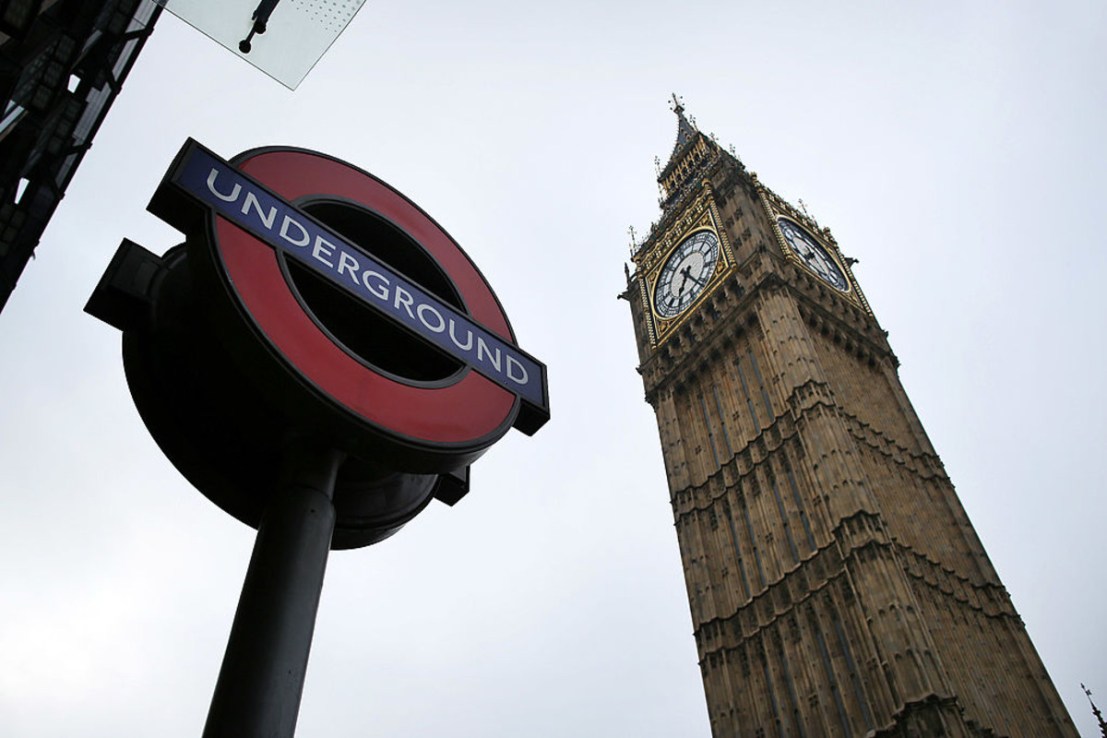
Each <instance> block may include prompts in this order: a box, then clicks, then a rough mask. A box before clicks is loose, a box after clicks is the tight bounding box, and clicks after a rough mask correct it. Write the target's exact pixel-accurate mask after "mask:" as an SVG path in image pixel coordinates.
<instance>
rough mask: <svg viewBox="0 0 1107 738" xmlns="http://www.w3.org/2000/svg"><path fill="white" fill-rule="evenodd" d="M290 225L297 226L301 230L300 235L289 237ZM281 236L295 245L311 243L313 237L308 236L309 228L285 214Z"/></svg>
mask: <svg viewBox="0 0 1107 738" xmlns="http://www.w3.org/2000/svg"><path fill="white" fill-rule="evenodd" d="M290 225H293V226H296V227H297V228H298V229H299V230H300V235H299V236H298V237H296V238H289V237H288V227H289V226H290ZM281 238H283V239H284V240H285V241H288V242H289V243H290V244H292V245H293V246H307V245H308V244H309V243H311V237H310V236H308V232H307V229H306V228H304V227H303V226H302V225H300V224H299V223H298V222H296V221H295V220H293V219H292V218H291V217H289V216H287V215H286V216H284V220H283V221H281Z"/></svg>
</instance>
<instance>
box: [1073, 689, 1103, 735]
mask: <svg viewBox="0 0 1107 738" xmlns="http://www.w3.org/2000/svg"><path fill="white" fill-rule="evenodd" d="M1080 688H1081V689H1083V690H1084V694H1086V695H1088V702H1089V703H1091V705H1092V714H1093V715H1095V717H1096V720H1098V721H1099V732H1100V734H1101V735H1103V736H1105V737H1107V722H1104V720H1103V713H1102V712H1100V711H1099V708H1098V707H1096V704H1095V702H1094V701H1093V700H1092V690H1090V689H1088V688H1087V687H1085V686H1084V683H1083V682H1081V683H1080Z"/></svg>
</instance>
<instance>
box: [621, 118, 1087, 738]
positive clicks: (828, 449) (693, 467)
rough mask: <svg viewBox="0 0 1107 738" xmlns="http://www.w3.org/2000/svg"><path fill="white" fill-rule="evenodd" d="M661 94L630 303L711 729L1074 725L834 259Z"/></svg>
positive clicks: (717, 732) (813, 233) (910, 731)
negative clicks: (660, 150)
mask: <svg viewBox="0 0 1107 738" xmlns="http://www.w3.org/2000/svg"><path fill="white" fill-rule="evenodd" d="M674 103H675V108H674V109H675V112H676V114H677V118H678V127H677V140H676V145H675V147H674V149H673V153H672V155H671V157H670V159H669V161H668V163H667V164H666V165H665V166H664V168H663V169H662V170H661V171H660V176H659V178H658V182H659V183H660V185H661V188H662V192H663V195H662V202H661V209H662V213H661V217H660V219H659V220H658V222H657V223H656V224H655V225H654V227H653V228H652V229H651V231H650V233H649V234H648V235H647V236H646V238H645V239H644V240H642V242H641V243H640V244H637V245H636V248H635V253H634V256H633V260H634V264H635V271H634V274H633V275H630V276H629V277H628V283H627V290H626V292H625V293H624V294H623V297H625V298H626V299H627V300H628V301H629V303H630V306H631V313H632V317H633V321H634V330H635V333H636V336H637V343H638V352H639V358H640V366H639V368H638V371H639V373H640V374H641V375H642V380H643V382H644V384H645V391H646V400H647V401H648V402H649V403H650V404H651V405H652V406H653V408H654V410H655V412H656V414H657V424H658V430H659V432H660V436H661V448H662V454H663V456H664V462H665V469H666V473H667V476H668V482H669V492H670V498H671V503H672V507H673V515H674V518H675V521H676V531H677V539H678V541H679V544H680V554H681V559H682V561H683V565H684V575H685V580H686V583H687V588H688V599H689V604H690V606H691V611H692V621H693V626H694V632H695V639H696V646H697V649H698V653H699V659H700V669H701V673H702V675H703V683H704V690H705V692H706V695H707V706H708V711H709V713H710V721H711V730H712V734H713V736H715V737H716V738H722V737H723V736H726V737H727V738H732V737H734V736H743V738H745V737H746V736H749V737H751V738H766V737H770V736H794V737H795V738H816V737H823V736H881V737H885V736H887V737H889V738H890V737H892V736H896V737H903V738H907V737H908V736H911V737H912V738H914V737H918V738H923V737H928V736H1023V737H1025V738H1044V737H1046V736H1070V737H1074V736H1076V735H1077V733H1076V730H1075V728H1074V727H1073V724H1072V721H1071V719H1070V718H1069V716H1068V713H1067V712H1066V710H1065V707H1064V705H1063V704H1062V702H1061V700H1060V698H1059V697H1058V695H1057V691H1056V689H1055V688H1054V687H1053V684H1052V682H1051V681H1050V679H1049V676H1048V675H1047V674H1046V671H1045V668H1044V666H1043V665H1042V662H1041V660H1040V659H1039V657H1038V654H1037V652H1036V651H1035V650H1034V646H1033V645H1032V644H1031V642H1030V639H1029V637H1028V636H1027V634H1026V631H1025V629H1024V627H1023V624H1022V621H1021V620H1020V618H1019V616H1018V613H1017V612H1016V611H1015V608H1014V607H1013V606H1012V604H1011V600H1010V598H1009V596H1008V594H1007V592H1006V590H1005V589H1004V588H1003V585H1002V584H1001V583H1000V580H999V577H998V576H997V575H996V572H995V570H994V569H993V568H992V565H991V563H990V562H989V560H988V556H987V554H986V553H985V552H984V549H983V547H982V546H981V544H980V541H979V540H978V538H977V536H976V533H975V531H974V530H973V528H972V525H971V524H970V523H969V520H968V518H967V517H966V515H965V511H964V509H963V508H962V506H961V503H960V501H959V500H958V498H957V495H956V493H955V492H954V489H953V485H952V483H951V482H950V480H949V478H948V477H947V476H946V472H945V469H944V467H943V466H942V462H941V460H940V459H939V458H938V456H937V454H936V453H935V451H934V448H933V447H932V446H931V444H930V441H929V439H928V438H927V436H926V433H925V431H924V430H923V427H922V425H921V424H920V423H919V419H918V418H917V417H916V415H915V412H914V410H913V409H912V407H911V403H910V401H909V400H908V398H907V395H906V394H905V393H904V390H903V387H902V386H901V384H900V381H899V376H898V373H897V365H898V362H897V360H896V357H895V355H894V354H893V353H892V350H891V348H890V347H889V345H888V342H887V340H886V337H885V333H884V331H883V330H881V328H880V325H879V324H878V323H877V321H876V318H875V316H874V315H873V312H872V310H871V309H870V308H869V305H868V303H867V302H866V300H865V297H864V294H863V293H862V292H861V288H860V286H859V285H858V284H857V281H856V280H855V279H854V276H853V273H852V270H851V269H850V263H851V262H850V259H848V258H846V257H845V256H843V254H842V252H841V251H840V250H839V248H838V244H837V243H836V242H835V240H834V238H833V237H832V236H831V234H830V231H829V230H827V229H825V228H820V227H819V226H818V225H817V224H816V223H815V222H814V221H813V220H812V219H811V218H809V217H807V215H806V214H805V213H804V212H801V211H798V210H796V209H795V208H794V207H792V206H791V205H790V204H789V203H787V202H785V201H784V200H783V199H781V198H780V197H778V196H777V195H776V194H774V193H773V192H772V190H770V189H769V188H768V187H766V186H765V185H764V184H763V183H762V182H761V181H760V180H759V179H758V178H757V175H755V174H753V173H751V172H749V171H747V170H746V168H745V167H744V166H743V165H742V163H741V161H739V160H738V159H737V158H736V157H734V156H732V155H730V154H728V153H727V152H725V151H723V150H722V149H721V148H720V147H719V146H718V145H717V144H716V143H715V142H714V141H713V140H712V139H711V138H709V137H707V136H705V135H704V134H702V133H701V132H700V131H699V130H697V129H696V127H695V126H694V125H693V124H692V123H690V122H689V120H688V119H687V118H686V117H685V115H684V110H683V108H682V106H681V105H680V103H679V101H677V100H676V99H675V98H674Z"/></svg>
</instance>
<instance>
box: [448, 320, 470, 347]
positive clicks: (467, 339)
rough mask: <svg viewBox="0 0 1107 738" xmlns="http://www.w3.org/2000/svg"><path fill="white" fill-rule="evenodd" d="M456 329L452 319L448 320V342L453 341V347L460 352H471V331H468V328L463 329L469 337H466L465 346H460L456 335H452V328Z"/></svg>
mask: <svg viewBox="0 0 1107 738" xmlns="http://www.w3.org/2000/svg"><path fill="white" fill-rule="evenodd" d="M456 327H457V324H456V323H455V322H454V319H453V318H450V340H451V341H453V342H454V345H455V346H457V347H458V348H459V349H461V350H462V351H471V350H472V348H473V331H471V330H469V329H468V328H466V329H465V330H466V332H468V334H469V335H468V336H466V341H465V345H464V346H462V345H461V341H459V340H457V335H456V334H454V328H456Z"/></svg>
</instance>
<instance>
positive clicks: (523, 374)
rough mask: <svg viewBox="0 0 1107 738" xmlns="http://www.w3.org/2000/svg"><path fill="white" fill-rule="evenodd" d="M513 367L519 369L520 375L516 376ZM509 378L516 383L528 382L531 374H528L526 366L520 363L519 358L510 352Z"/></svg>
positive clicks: (508, 360) (508, 363)
mask: <svg viewBox="0 0 1107 738" xmlns="http://www.w3.org/2000/svg"><path fill="white" fill-rule="evenodd" d="M512 369H518V370H519V374H520V376H516V375H515V373H514V372H513V371H511V370H512ZM507 378H508V379H510V380H511V381H512V382H515V383H516V384H526V383H527V379H528V378H529V375H528V374H527V370H526V367H524V366H523V365H522V364H520V363H519V361H518V359H516V358H515V357H514V356H511V355H510V354H508V357H507Z"/></svg>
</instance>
